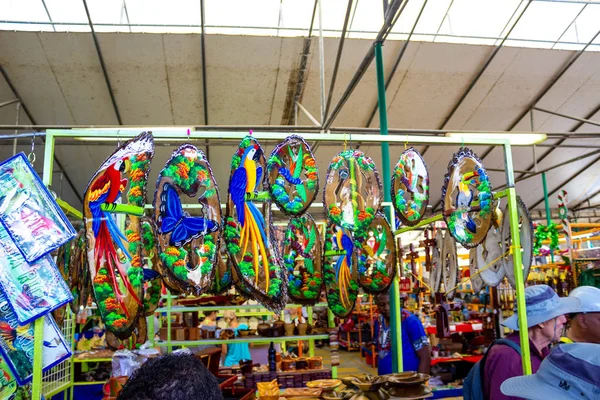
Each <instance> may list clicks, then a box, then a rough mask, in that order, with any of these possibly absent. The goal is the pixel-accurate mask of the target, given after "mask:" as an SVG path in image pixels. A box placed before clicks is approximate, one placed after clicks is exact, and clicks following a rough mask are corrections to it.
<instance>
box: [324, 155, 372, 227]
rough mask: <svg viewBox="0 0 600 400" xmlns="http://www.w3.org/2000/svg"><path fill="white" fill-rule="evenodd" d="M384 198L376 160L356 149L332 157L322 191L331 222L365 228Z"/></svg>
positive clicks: (343, 225) (326, 212)
mask: <svg viewBox="0 0 600 400" xmlns="http://www.w3.org/2000/svg"><path fill="white" fill-rule="evenodd" d="M382 201H383V198H382V189H381V182H380V181H379V172H377V168H376V167H375V163H374V162H373V160H371V159H370V158H369V157H367V156H366V155H365V154H364V153H363V152H362V151H360V150H354V149H350V150H345V151H342V152H341V153H339V154H338V155H336V156H335V157H334V158H333V160H332V161H331V163H330V164H329V169H328V170H327V178H326V180H325V190H324V193H323V204H324V206H325V215H326V216H327V219H328V220H329V221H331V222H332V223H334V224H335V225H337V226H340V227H342V228H344V229H348V230H350V231H352V232H355V231H359V230H363V231H364V230H366V229H367V227H368V226H369V224H370V223H371V221H373V218H375V213H376V212H377V211H379V208H380V207H381V203H382Z"/></svg>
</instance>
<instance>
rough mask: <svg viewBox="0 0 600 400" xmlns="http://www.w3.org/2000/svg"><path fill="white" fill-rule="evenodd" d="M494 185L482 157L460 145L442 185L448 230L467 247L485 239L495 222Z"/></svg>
mask: <svg viewBox="0 0 600 400" xmlns="http://www.w3.org/2000/svg"><path fill="white" fill-rule="evenodd" d="M492 200H493V195H492V186H491V183H490V180H489V177H488V175H487V172H486V171H485V169H484V167H483V164H482V162H481V160H480V159H479V158H478V157H477V156H476V155H475V154H474V153H473V152H472V151H471V150H470V149H468V148H466V147H461V148H460V149H459V151H458V152H457V153H455V154H454V155H453V156H452V160H450V162H449V163H448V172H447V173H446V176H445V177H444V185H443V186H442V205H443V212H442V214H443V216H444V220H445V221H446V225H447V226H448V231H449V232H450V234H451V235H452V236H453V237H454V238H455V239H456V241H457V242H459V243H460V244H462V245H463V246H464V247H466V248H467V249H470V248H472V247H475V246H477V245H478V244H480V243H481V242H483V240H484V239H485V235H486V234H487V231H488V230H489V229H490V225H491V223H492Z"/></svg>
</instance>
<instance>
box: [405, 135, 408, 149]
mask: <svg viewBox="0 0 600 400" xmlns="http://www.w3.org/2000/svg"><path fill="white" fill-rule="evenodd" d="M407 144H408V134H407V135H406V141H405V142H404V150H406V145H407Z"/></svg>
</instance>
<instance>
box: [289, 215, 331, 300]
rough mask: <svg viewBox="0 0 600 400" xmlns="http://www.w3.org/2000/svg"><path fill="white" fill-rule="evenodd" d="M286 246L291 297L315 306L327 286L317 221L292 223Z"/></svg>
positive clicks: (304, 217)
mask: <svg viewBox="0 0 600 400" xmlns="http://www.w3.org/2000/svg"><path fill="white" fill-rule="evenodd" d="M283 246H284V247H283V263H284V265H285V269H286V272H287V276H288V295H289V296H290V298H291V299H292V300H293V301H294V302H295V303H298V304H307V305H312V304H315V303H316V302H317V301H318V300H319V296H320V295H321V288H322V286H323V274H322V269H321V264H322V262H323V259H322V249H323V246H322V245H321V237H320V234H319V230H318V229H317V225H316V224H315V220H314V219H313V217H312V216H311V215H310V214H304V215H302V216H300V217H293V218H291V219H290V222H289V223H288V227H287V229H286V231H285V241H284V245H283Z"/></svg>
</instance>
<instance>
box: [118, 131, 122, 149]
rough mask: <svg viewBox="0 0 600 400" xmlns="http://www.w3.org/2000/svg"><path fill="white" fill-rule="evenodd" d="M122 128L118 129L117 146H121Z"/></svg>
mask: <svg viewBox="0 0 600 400" xmlns="http://www.w3.org/2000/svg"><path fill="white" fill-rule="evenodd" d="M119 132H121V130H120V129H118V130H117V148H119V147H121V136H119Z"/></svg>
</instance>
